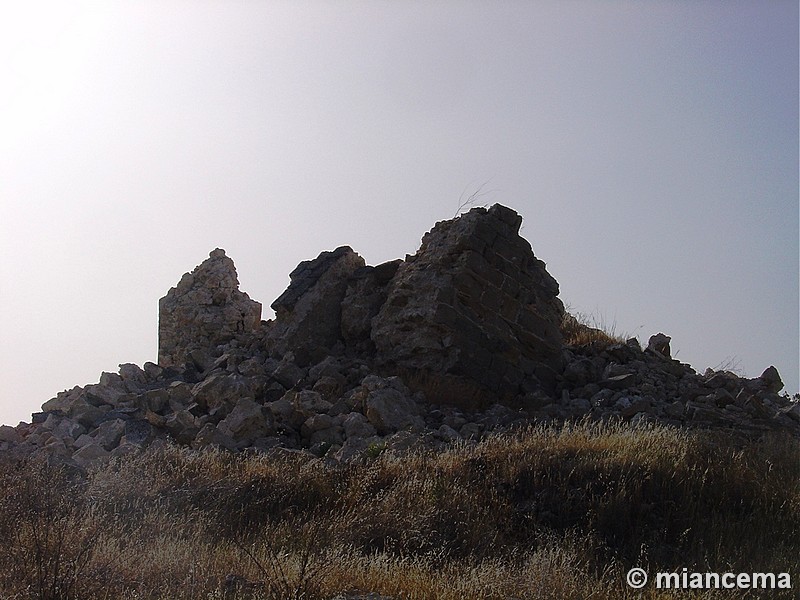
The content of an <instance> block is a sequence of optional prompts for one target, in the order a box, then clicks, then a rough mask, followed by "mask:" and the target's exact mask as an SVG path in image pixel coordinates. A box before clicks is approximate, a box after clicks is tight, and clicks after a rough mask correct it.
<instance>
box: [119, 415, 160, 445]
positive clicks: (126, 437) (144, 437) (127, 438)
mask: <svg viewBox="0 0 800 600" xmlns="http://www.w3.org/2000/svg"><path fill="white" fill-rule="evenodd" d="M153 435H154V431H153V426H152V425H151V423H149V422H148V421H147V420H146V419H131V420H130V421H125V430H124V432H123V436H122V439H121V440H120V443H121V444H129V445H133V446H146V445H147V444H148V443H149V442H150V441H151V440H152V439H153Z"/></svg>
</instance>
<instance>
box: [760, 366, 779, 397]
mask: <svg viewBox="0 0 800 600" xmlns="http://www.w3.org/2000/svg"><path fill="white" fill-rule="evenodd" d="M759 380H761V382H762V383H763V385H764V387H765V388H766V389H767V390H768V391H770V392H772V393H773V394H777V393H778V392H780V391H781V390H782V389H783V380H782V379H781V376H780V374H779V373H778V369H776V368H775V367H773V366H769V367H767V368H766V369H765V370H764V372H763V373H762V374H761V376H760V377H759Z"/></svg>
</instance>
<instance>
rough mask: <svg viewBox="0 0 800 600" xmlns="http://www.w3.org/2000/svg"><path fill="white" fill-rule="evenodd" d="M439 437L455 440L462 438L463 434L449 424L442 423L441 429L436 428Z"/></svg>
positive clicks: (444, 439)
mask: <svg viewBox="0 0 800 600" xmlns="http://www.w3.org/2000/svg"><path fill="white" fill-rule="evenodd" d="M436 433H437V434H438V436H439V438H440V439H441V440H443V441H445V442H448V443H449V442H455V441H457V440H460V439H461V434H460V433H459V432H457V431H456V430H455V429H453V428H452V427H450V426H449V425H444V424H443V425H441V426H440V427H439V429H437V430H436Z"/></svg>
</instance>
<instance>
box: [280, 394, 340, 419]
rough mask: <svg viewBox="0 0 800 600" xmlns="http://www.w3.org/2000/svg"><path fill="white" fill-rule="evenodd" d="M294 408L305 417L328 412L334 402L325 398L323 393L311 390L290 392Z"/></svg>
mask: <svg viewBox="0 0 800 600" xmlns="http://www.w3.org/2000/svg"><path fill="white" fill-rule="evenodd" d="M289 394H291V396H290V397H289V399H290V401H291V402H292V406H293V407H294V410H295V411H296V412H298V413H300V414H301V415H304V416H305V417H310V416H313V415H318V414H320V413H326V412H328V411H329V410H330V409H331V407H332V406H333V404H332V403H331V402H328V401H327V400H325V399H324V398H323V397H322V395H321V394H319V393H318V392H314V391H311V390H302V391H299V392H289Z"/></svg>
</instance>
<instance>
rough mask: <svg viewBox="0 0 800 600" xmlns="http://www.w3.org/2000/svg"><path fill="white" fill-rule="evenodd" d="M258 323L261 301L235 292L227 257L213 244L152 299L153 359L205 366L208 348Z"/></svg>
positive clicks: (234, 278)
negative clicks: (156, 299) (155, 309)
mask: <svg viewBox="0 0 800 600" xmlns="http://www.w3.org/2000/svg"><path fill="white" fill-rule="evenodd" d="M260 325H261V304H260V303H259V302H255V301H254V300H251V299H250V297H249V296H248V295H247V294H245V293H244V292H240V291H239V279H238V277H237V275H236V267H235V266H234V264H233V261H232V260H231V259H230V258H228V257H227V256H225V251H224V250H221V249H219V248H217V249H216V250H213V251H212V252H211V254H209V257H208V258H207V259H206V260H205V261H204V262H203V263H201V264H200V265H199V266H197V267H196V268H195V269H194V271H192V272H191V273H186V274H185V275H184V276H183V277H182V278H181V280H180V282H178V285H176V286H175V287H174V288H172V289H170V290H169V292H167V295H166V296H164V297H163V298H161V300H159V302H158V363H159V365H161V366H173V365H183V363H185V362H186V361H187V360H188V361H192V362H194V363H197V364H198V366H199V367H200V368H205V367H206V366H207V364H208V362H209V360H210V359H211V357H212V356H213V355H214V349H215V348H216V347H217V346H219V345H223V344H226V343H227V342H230V341H231V340H232V339H234V338H235V337H236V336H239V335H244V334H248V333H253V332H255V331H257V330H258V329H259V327H260Z"/></svg>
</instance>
